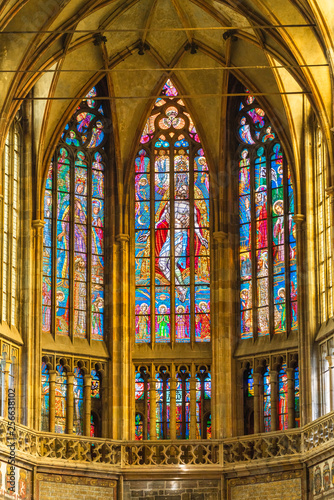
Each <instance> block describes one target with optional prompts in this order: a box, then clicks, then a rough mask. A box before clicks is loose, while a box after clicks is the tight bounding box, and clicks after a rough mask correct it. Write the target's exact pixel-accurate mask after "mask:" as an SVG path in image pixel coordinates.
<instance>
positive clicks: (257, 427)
mask: <svg viewBox="0 0 334 500" xmlns="http://www.w3.org/2000/svg"><path fill="white" fill-rule="evenodd" d="M253 380H254V434H258V433H259V432H261V430H262V429H261V427H262V426H261V411H260V400H261V398H260V394H261V388H260V384H261V374H260V373H257V372H255V373H254V374H253ZM262 420H263V419H262Z"/></svg>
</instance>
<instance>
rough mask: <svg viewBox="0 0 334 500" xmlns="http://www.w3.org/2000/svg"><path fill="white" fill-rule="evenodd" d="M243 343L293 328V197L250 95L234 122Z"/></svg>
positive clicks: (270, 133)
mask: <svg viewBox="0 0 334 500" xmlns="http://www.w3.org/2000/svg"><path fill="white" fill-rule="evenodd" d="M237 137H238V141H239V143H240V145H239V148H238V165H239V224H240V226H239V227H240V309H241V311H240V314H241V318H240V333H241V338H242V339H248V338H256V337H260V336H265V335H272V334H279V333H286V334H288V333H289V332H290V331H291V330H296V329H297V269H296V230H295V222H294V194H293V189H292V184H291V177H290V170H289V167H288V165H287V163H286V160H285V158H284V154H283V151H282V147H281V144H280V142H279V140H278V138H277V136H276V133H275V132H274V130H273V129H272V127H271V124H270V122H269V121H268V118H267V116H266V114H265V112H264V111H263V109H261V108H260V107H259V105H258V104H257V102H256V100H255V98H254V97H253V96H252V95H248V96H246V97H245V98H244V99H243V101H242V102H241V103H240V106H239V113H238V117H237Z"/></svg>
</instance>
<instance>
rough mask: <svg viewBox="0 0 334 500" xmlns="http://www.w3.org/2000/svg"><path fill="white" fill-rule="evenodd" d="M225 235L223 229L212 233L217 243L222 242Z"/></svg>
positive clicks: (225, 237)
mask: <svg viewBox="0 0 334 500" xmlns="http://www.w3.org/2000/svg"><path fill="white" fill-rule="evenodd" d="M227 236H228V234H227V233H225V232H224V231H215V232H214V233H213V234H212V237H213V239H214V241H216V242H217V243H223V241H224V240H226V239H227Z"/></svg>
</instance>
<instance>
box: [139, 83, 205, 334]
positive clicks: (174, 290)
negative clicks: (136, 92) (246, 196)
mask: <svg viewBox="0 0 334 500" xmlns="http://www.w3.org/2000/svg"><path fill="white" fill-rule="evenodd" d="M140 142H141V145H140V148H139V150H138V154H137V157H136V160H135V231H136V235H135V276H136V292H135V293H136V299H135V316H136V320H135V322H136V342H137V343H142V342H152V343H153V344H154V343H155V342H157V343H163V342H165V343H166V342H171V343H174V342H184V343H187V342H192V343H194V342H209V341H210V233H209V172H208V166H207V162H206V158H205V154H204V151H203V146H202V144H201V142H200V139H199V136H198V134H197V131H196V129H195V126H194V123H193V121H192V118H191V116H190V114H189V112H188V111H187V108H186V106H185V103H184V102H183V101H182V99H180V98H179V97H178V91H177V90H176V88H175V87H174V85H173V83H172V82H171V81H170V80H168V81H167V82H166V84H165V85H164V87H163V90H162V92H161V97H159V98H158V99H157V100H156V102H155V104H154V106H153V109H152V111H151V114H150V116H149V118H148V120H147V123H146V125H145V128H144V131H143V134H142V136H141V140H140Z"/></svg>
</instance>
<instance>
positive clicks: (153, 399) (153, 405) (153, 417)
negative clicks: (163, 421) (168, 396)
mask: <svg viewBox="0 0 334 500" xmlns="http://www.w3.org/2000/svg"><path fill="white" fill-rule="evenodd" d="M149 382H150V393H151V394H150V439H151V440H155V439H157V426H156V421H157V391H156V385H155V378H151V379H150V381H149Z"/></svg>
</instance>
